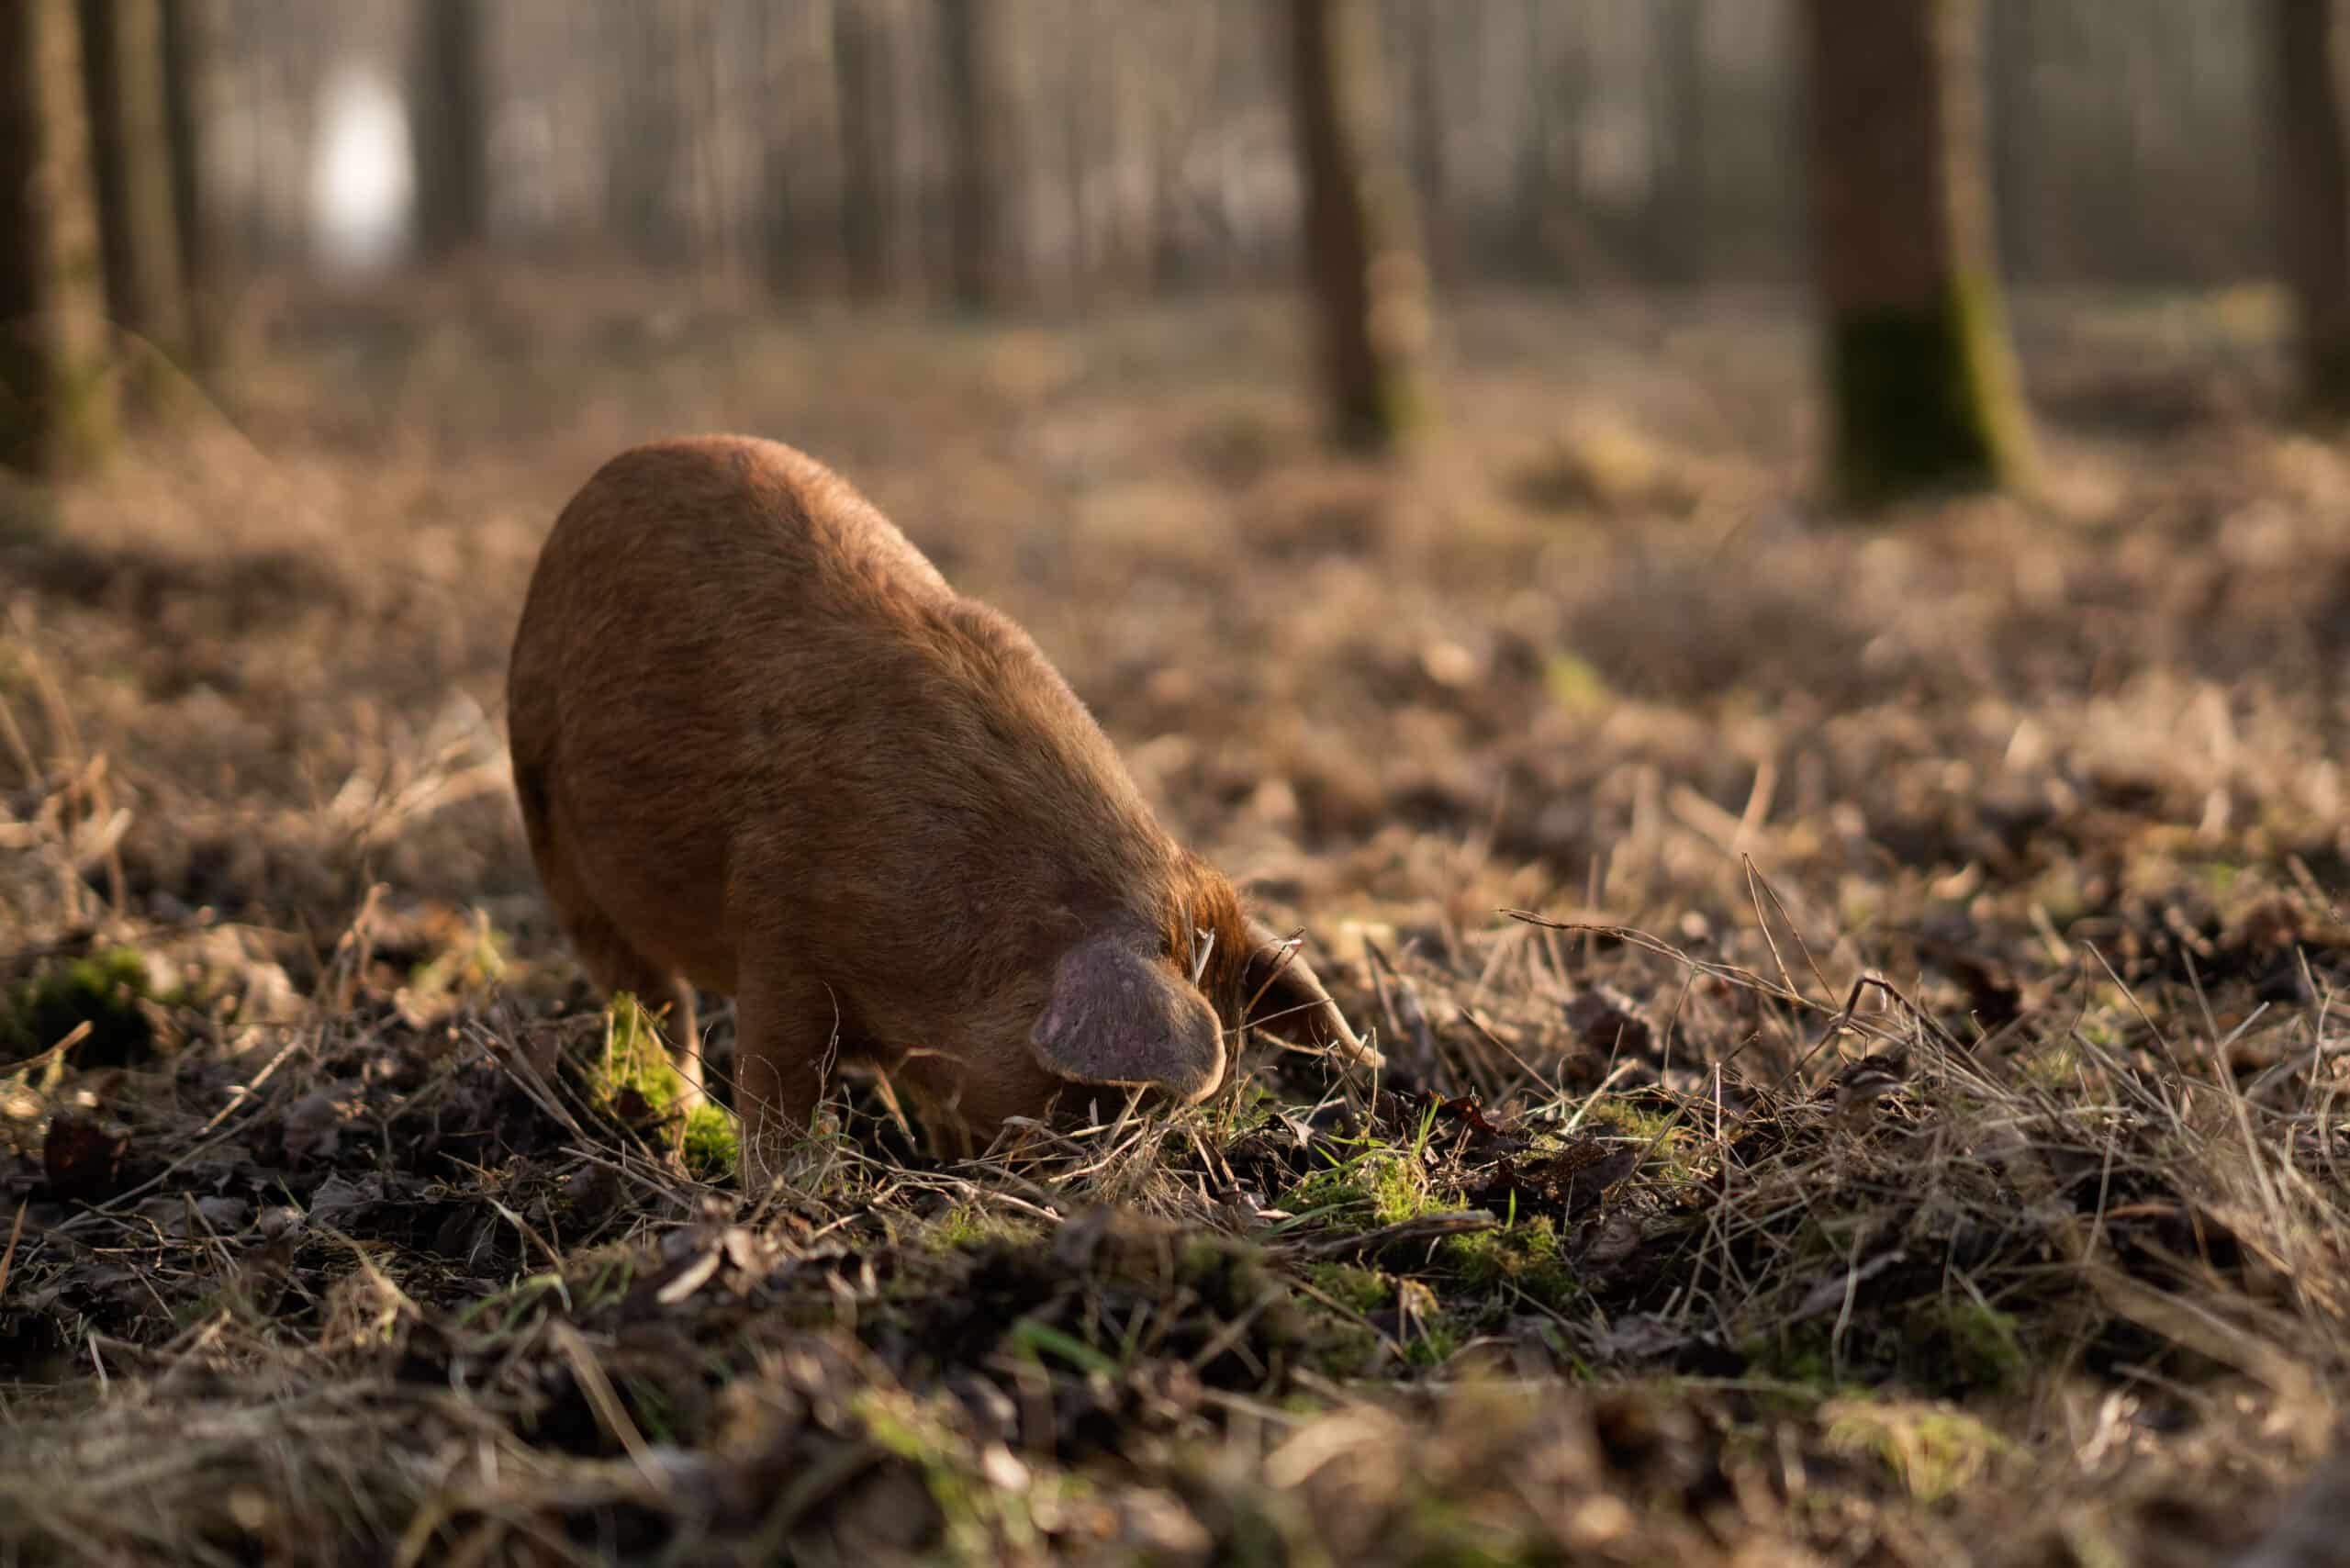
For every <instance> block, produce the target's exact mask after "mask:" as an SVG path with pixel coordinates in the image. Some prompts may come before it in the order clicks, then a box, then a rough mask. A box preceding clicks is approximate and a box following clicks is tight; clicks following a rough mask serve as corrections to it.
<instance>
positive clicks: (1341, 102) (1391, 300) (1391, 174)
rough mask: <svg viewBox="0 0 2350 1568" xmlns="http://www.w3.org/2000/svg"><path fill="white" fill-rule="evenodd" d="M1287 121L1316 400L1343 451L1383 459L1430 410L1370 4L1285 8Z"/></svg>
mask: <svg viewBox="0 0 2350 1568" xmlns="http://www.w3.org/2000/svg"><path fill="white" fill-rule="evenodd" d="M1288 9H1289V16H1288V21H1289V46H1290V49H1289V58H1290V110H1291V121H1292V126H1293V128H1294V130H1295V135H1296V140H1297V157H1298V166H1299V169H1300V171H1301V173H1302V174H1303V175H1304V184H1305V253H1306V269H1307V278H1308V284H1309V286H1310V287H1311V289H1312V291H1313V295H1314V303H1315V311H1316V314H1317V316H1318V318H1319V325H1320V329H1321V354H1322V379H1323V391H1324V394H1325V396H1326V398H1328V400H1329V406H1330V418H1331V426H1332V432H1333V435H1334V437H1335V438H1336V439H1337V442H1339V443H1340V444H1341V445H1343V446H1347V447H1349V448H1353V449H1355V450H1358V451H1364V452H1384V451H1387V450H1389V449H1391V448H1393V447H1394V446H1395V445H1397V444H1398V443H1399V442H1402V441H1403V440H1404V438H1405V437H1406V436H1407V435H1408V434H1409V433H1410V432H1411V431H1412V430H1413V428H1414V427H1415V426H1416V425H1417V424H1419V423H1420V422H1421V421H1422V420H1423V419H1424V418H1425V417H1426V416H1427V413H1428V412H1429V406H1428V394H1427V389H1426V386H1425V384H1424V382H1423V380H1422V377H1421V374H1420V367H1419V364H1418V360H1419V357H1420V353H1421V349H1422V347H1423V345H1424V343H1425V341H1426V339H1427V320H1428V309H1427V266H1426V265H1425V263H1423V262H1422V261H1421V258H1420V253H1419V250H1418V247H1417V241H1416V234H1415V232H1414V226H1415V220H1414V218H1413V214H1412V208H1411V198H1410V194H1409V186H1408V185H1407V184H1406V183H1405V181H1404V176H1403V174H1402V173H1401V172H1400V171H1399V170H1398V169H1397V168H1395V166H1394V163H1393V158H1392V156H1391V154H1390V152H1389V151H1388V148H1387V145H1386V138H1385V135H1384V128H1383V126H1382V118H1383V106H1382V102H1381V94H1382V84H1381V81H1380V54H1379V39H1378V37H1377V33H1376V30H1375V29H1376V27H1377V22H1378V15H1377V12H1376V11H1375V10H1374V9H1373V8H1372V6H1371V0H1290V4H1289V8H1288Z"/></svg>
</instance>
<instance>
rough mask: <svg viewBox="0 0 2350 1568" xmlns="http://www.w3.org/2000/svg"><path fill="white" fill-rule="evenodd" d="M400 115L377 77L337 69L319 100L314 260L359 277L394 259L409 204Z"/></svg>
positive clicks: (362, 70)
mask: <svg viewBox="0 0 2350 1568" xmlns="http://www.w3.org/2000/svg"><path fill="white" fill-rule="evenodd" d="M415 189H416V179H415V172H414V170H413V169H412V168H411V167H410V164H409V154H408V110H407V108H406V106H404V105H402V103H401V102H400V97H399V95H398V94H397V93H396V92H395V91H393V89H392V87H391V85H390V84H388V83H386V81H385V79H384V75H383V73H381V72H379V71H377V70H375V69H374V68H373V67H371V66H366V65H343V66H340V67H338V68H337V69H336V71H335V73H334V74H333V75H332V76H331V77H330V78H329V79H328V81H327V85H326V90H325V91H324V92H323V93H321V94H320V95H319V140H318V151H317V153H316V155H315V156H314V158H313V160H312V162H311V164H310V231H311V236H312V238H313V239H314V240H315V241H316V242H317V246H318V255H319V261H320V262H321V263H324V264H325V265H326V266H328V267H330V268H333V269H335V270H338V271H342V272H365V271H372V270H374V269H376V268H379V267H383V266H386V265H388V264H390V263H392V262H394V261H396V260H397V259H398V256H399V253H400V249H401V245H402V243H403V241H405V240H406V238H407V235H408V213H409V209H410V207H412V206H413V204H414V196H415Z"/></svg>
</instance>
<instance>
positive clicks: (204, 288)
mask: <svg viewBox="0 0 2350 1568" xmlns="http://www.w3.org/2000/svg"><path fill="white" fill-rule="evenodd" d="M220 24H221V17H220V4H219V0H163V114H164V129H165V140H166V141H167V142H168V143H169V145H170V148H171V160H172V214H173V231H174V232H175V233H176V235H177V236H178V239H179V258H180V295H181V297H182V299H183V300H184V301H185V308H186V310H187V352H188V353H189V354H190V356H191V357H192V358H193V359H194V361H195V362H196V364H199V365H209V364H214V363H215V362H216V361H217V360H218V357H219V352H220V343H219V337H220V328H219V322H220V316H219V312H220V302H219V290H220V276H219V266H220V242H219V226H218V223H217V222H216V221H215V219H214V217H213V214H212V209H211V203H210V201H209V200H208V199H207V194H206V193H207V182H208V180H209V178H210V174H209V171H208V169H207V165H206V156H205V149H206V146H207V140H208V137H209V132H210V128H211V126H212V124H213V122H214V120H215V118H216V117H217V115H218V110H219V95H218V90H217V86H216V83H217V79H218V74H217V73H218V62H219V54H220Z"/></svg>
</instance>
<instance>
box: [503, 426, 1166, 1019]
mask: <svg viewBox="0 0 2350 1568" xmlns="http://www.w3.org/2000/svg"><path fill="white" fill-rule="evenodd" d="M509 725H510V726H511V728H512V731H513V735H514V747H515V756H516V766H517V773H518V777H517V785H518V788H526V789H527V788H530V787H531V786H532V784H533V783H534V782H535V783H536V784H538V785H539V786H540V787H541V788H542V789H543V791H544V794H545V797H546V800H547V802H548V815H549V817H550V819H551V821H552V823H553V824H554V829H555V831H556V833H557V834H559V835H560V836H561V838H562V839H563V841H564V843H565V846H566V847H567V849H568V851H569V853H570V854H571V856H572V857H573V860H574V862H575V863H576V865H577V866H578V867H579V868H580V870H581V871H582V873H583V874H584V876H585V879H587V881H588V884H589V885H590V887H591V888H592V889H593V890H594V896H595V897H596V898H597V900H598V902H600V903H602V904H603V905H604V907H606V908H607V909H608V910H609V911H610V912H611V913H613V914H614V916H615V917H616V918H619V919H621V920H622V921H623V923H624V924H629V925H631V926H632V930H631V935H632V937H634V938H635V939H636V940H637V941H638V942H639V944H640V945H641V946H643V947H644V948H645V949H646V950H647V951H648V953H649V954H650V955H651V956H653V957H655V958H657V959H659V960H661V961H663V962H666V963H671V964H674V965H675V966H676V967H677V968H679V969H685V970H686V971H687V972H688V973H689V974H693V975H694V976H695V977H696V978H697V979H698V980H700V981H701V983H703V984H705V985H709V986H711V987H712V988H713V989H720V990H728V989H731V985H730V984H729V977H728V976H727V975H725V974H723V973H721V972H720V970H721V969H722V968H726V969H731V964H732V958H731V954H732V949H733V946H735V945H736V942H737V941H738V940H739V936H740V933H739V932H738V931H735V930H733V926H735V925H737V924H741V923H742V922H744V921H745V920H756V921H757V922H759V923H762V924H768V925H771V926H779V927H784V928H787V929H777V930H770V931H768V932H767V933H764V935H765V937H766V938H767V939H776V938H789V939H790V940H793V941H795V942H799V943H802V944H806V945H810V946H815V947H821V946H830V945H831V944H830V942H829V941H828V940H827V938H826V937H825V935H824V933H826V932H831V931H844V932H846V931H863V932H865V933H866V935H867V938H868V942H869V939H870V938H871V937H872V935H873V931H874V929H875V927H874V916H875V914H876V912H878V911H887V910H890V909H893V908H899V907H906V908H911V907H913V906H915V905H918V904H923V903H925V902H927V903H928V904H930V905H932V906H935V905H936V904H937V903H939V902H946V903H949V904H951V903H953V902H955V900H956V890H957V889H968V890H979V896H981V897H982V898H983V900H984V901H985V902H989V903H991V904H995V905H997V906H998V907H1001V904H1002V902H1003V901H1007V900H1013V901H1016V900H1021V899H1032V900H1042V899H1062V898H1066V897H1068V896H1070V895H1069V891H1068V890H1069V889H1071V888H1080V889H1082V888H1085V887H1089V886H1093V885H1101V886H1105V887H1106V886H1113V885H1115V884H1117V883H1119V882H1120V881H1122V880H1124V879H1128V878H1130V877H1131V875H1132V873H1133V871H1134V869H1135V863H1136V857H1138V856H1139V857H1142V858H1143V859H1145V860H1148V859H1150V858H1153V857H1157V856H1158V855H1159V854H1161V853H1162V852H1163V846H1162V841H1163V834H1158V832H1157V829H1156V824H1155V823H1152V822H1151V820H1150V818H1149V815H1148V812H1147V810H1146V809H1145V808H1144V807H1143V806H1142V804H1141V801H1140V800H1139V798H1138V797H1137V796H1136V794H1135V792H1134V790H1133V786H1132V784H1131V782H1130V780H1129V779H1128V778H1127V776H1126V774H1125V769H1124V767H1122V766H1121V765H1120V764H1119V762H1118V761H1117V758H1116V756H1115V755H1114V753H1113V752H1112V751H1111V750H1110V748H1109V745H1108V743H1107V742H1106V740H1104V739H1103V738H1102V735H1101V733H1100V731H1099V729H1098V728H1097V727H1096V726H1094V724H1093V723H1092V722H1091V718H1090V717H1089V716H1088V715H1087V714H1086V712H1085V711H1084V709H1083V707H1082V706H1081V704H1080V703H1079V702H1078V700H1077V699H1076V698H1075V697H1074V696H1073V695H1072V694H1071V693H1070V692H1069V689H1068V688H1067V687H1066V686H1065V685H1064V684H1063V683H1062V682H1061V680H1060V679H1059V678H1058V676H1057V675H1056V674H1055V673H1054V672H1053V671H1052V669H1051V666H1049V665H1048V664H1047V663H1046V661H1045V659H1044V657H1043V655H1041V654H1040V653H1038V652H1037V651H1036V649H1035V646H1034V644H1031V643H1030V642H1029V641H1028V640H1027V638H1026V636H1025V635H1024V633H1020V632H1019V630H1018V629H1017V628H1016V627H1013V625H1012V624H1011V623H1010V622H1007V621H1005V620H1003V618H1002V617H1001V616H998V615H996V614H994V612H992V611H990V610H986V609H985V608H984V607H982V606H979V605H977V604H975V603H973V602H971V601H968V600H965V599H960V598H958V596H957V595H956V594H955V593H954V591H953V590H952V589H951V588H949V587H948V586H947V584H946V581H945V579H944V578H942V577H940V576H939V574H938V573H937V571H936V570H935V568H934V567H933V566H931V565H930V563H929V562H928V561H927V560H926V559H925V558H923V555H922V554H921V553H920V552H919V551H917V550H915V549H914V547H913V546H912V544H911V543H909V542H908V541H907V540H906V539H905V537H904V536H903V535H902V534H901V532H899V531H898V530H897V528H896V527H895V526H894V525H892V524H891V523H890V522H889V521H888V520H887V519H885V518H883V517H882V516H881V515H880V514H879V512H878V511H877V510H874V509H873V508H872V507H871V506H870V505H869V504H867V502H865V501H864V500H863V498H861V497H859V496H858V495H857V494H856V492H855V490H854V489H852V488H851V487H849V486H848V485H847V484H846V483H845V481H843V480H841V479H839V478H838V477H837V476H834V475H833V474H832V473H831V472H830V471H829V470H827V469H825V468H823V467H822V465H818V464H816V463H815V462H814V461H813V460H812V459H810V458H808V457H805V456H804V455H802V454H800V453H797V452H795V451H793V450H792V449H790V448H789V447H785V446H781V445H779V444H777V443H773V442H758V441H750V440H744V439H740V438H730V437H712V438H701V439H696V440H689V441H677V442H660V443H656V444H655V445H651V446H645V447H639V448H636V449H634V450H632V451H631V452H628V453H624V454H621V455H620V456H619V457H616V458H614V459H613V460H612V461H611V462H610V463H609V464H607V465H605V467H604V468H603V469H602V470H600V471H599V473H598V474H597V475H596V476H595V477H594V478H593V479H591V480H590V481H589V482H588V485H587V486H586V487H584V488H583V489H582V490H581V492H580V494H579V495H578V496H577V497H576V498H575V499H574V501H573V502H572V504H571V505H570V506H569V507H568V508H566V509H565V512H564V515H563V517H562V518H561V519H560V520H559V521H558V522H557V523H556V526H555V529H554V532H553V533H552V534H551V535H550V537H549V539H548V542H547V544H546V546H545V550H544V553H543V555H542V558H541V563H540V566H539V568H538V572H537V574H536V576H535V577H534V578H533V581H532V589H531V596H530V599H529V602H528V603H527V605H526V607H525V609H524V611H523V618H522V626H521V630H520V633H518V636H517V641H516V650H515V657H514V663H513V669H512V674H511V677H510V681H509ZM531 772H535V773H536V774H537V775H538V778H536V779H535V780H534V779H532V778H525V777H523V775H524V774H525V773H531ZM746 876H747V877H748V878H749V879H751V880H752V882H753V884H754V885H753V888H752V892H751V894H750V897H751V898H752V900H753V902H758V903H760V904H761V905H762V907H760V908H758V909H755V910H750V911H745V910H744V909H743V908H741V907H739V905H740V903H741V902H742V901H743V898H744V893H743V890H742V888H743V883H744V879H745V877H746ZM726 900H731V901H732V902H729V905H728V909H727V912H726V918H725V921H724V922H723V923H722V924H724V925H725V926H726V927H727V928H728V929H726V930H724V931H720V930H717V929H715V927H716V926H717V925H718V924H721V923H719V922H717V921H716V920H715V919H714V917H715V916H716V914H717V913H718V909H717V906H718V904H719V903H720V902H722V901H726ZM936 913H948V911H946V910H944V909H940V910H937V911H936ZM972 913H975V914H978V913H981V912H979V911H977V910H975V911H973V912H972ZM923 924H927V925H930V926H931V927H932V929H933V930H934V931H935V929H936V927H935V923H934V922H928V921H926V922H923ZM712 937H722V938H723V940H722V941H719V942H718V943H716V944H715V946H718V947H722V948H724V949H725V953H724V954H723V955H722V957H723V959H724V962H723V964H720V963H718V962H716V961H714V960H712V959H711V958H706V957H703V956H701V955H698V954H696V953H694V952H689V951H688V950H687V949H688V948H693V947H695V946H698V945H703V946H708V945H711V939H712Z"/></svg>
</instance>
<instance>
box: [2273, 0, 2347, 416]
mask: <svg viewBox="0 0 2350 1568" xmlns="http://www.w3.org/2000/svg"><path fill="white" fill-rule="evenodd" d="M2268 34H2269V47H2270V61H2271V65H2270V69H2271V70H2272V71H2273V72H2274V73H2275V76H2276V96H2275V100H2274V101H2275V104H2276V137H2277V189H2276V194H2275V198H2274V199H2275V201H2276V207H2277V258H2278V261H2279V262H2280V263H2281V271H2282V272H2283V273H2284V275H2285V279H2286V282H2287V283H2288V286H2290V287H2291V289H2292V293H2293V304H2294V308H2295V309H2296V311H2297V312H2298V313H2299V316H2300V361H2301V395H2302V398H2303V399H2304V400H2305V401H2306V403H2307V404H2308V406H2309V408H2310V409H2311V412H2313V413H2316V414H2319V415H2321V416H2322V417H2325V418H2330V419H2340V418H2344V417H2345V416H2350V156H2345V152H2344V144H2343V125H2342V96H2341V91H2340V87H2339V85H2338V78H2337V77H2336V74H2335V67H2336V62H2337V58H2338V56H2337V54H2336V50H2335V47H2334V46H2335V41H2336V40H2335V28H2334V12H2333V0H2269V6H2268Z"/></svg>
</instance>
